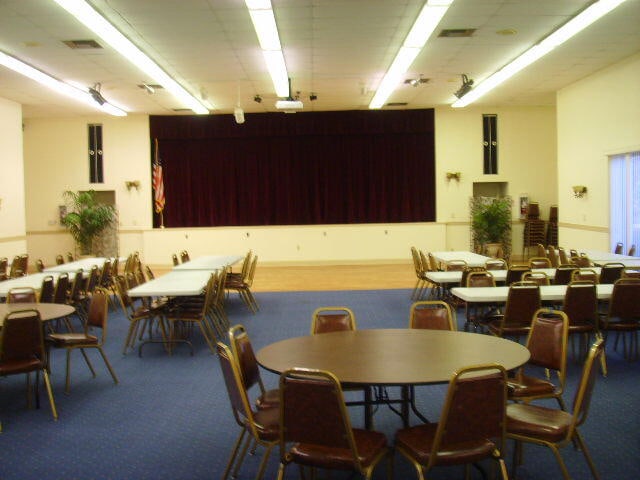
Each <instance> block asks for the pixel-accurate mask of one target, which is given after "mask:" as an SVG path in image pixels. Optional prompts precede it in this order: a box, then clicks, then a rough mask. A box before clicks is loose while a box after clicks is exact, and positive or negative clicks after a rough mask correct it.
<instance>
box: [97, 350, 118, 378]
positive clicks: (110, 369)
mask: <svg viewBox="0 0 640 480" xmlns="http://www.w3.org/2000/svg"><path fill="white" fill-rule="evenodd" d="M98 351H99V352H100V355H101V356H102V360H104V364H105V365H106V366H107V369H108V370H109V373H110V374H111V378H113V383H116V384H117V383H118V377H116V372H114V371H113V367H111V364H110V363H109V360H107V356H106V355H105V354H104V350H102V347H98Z"/></svg>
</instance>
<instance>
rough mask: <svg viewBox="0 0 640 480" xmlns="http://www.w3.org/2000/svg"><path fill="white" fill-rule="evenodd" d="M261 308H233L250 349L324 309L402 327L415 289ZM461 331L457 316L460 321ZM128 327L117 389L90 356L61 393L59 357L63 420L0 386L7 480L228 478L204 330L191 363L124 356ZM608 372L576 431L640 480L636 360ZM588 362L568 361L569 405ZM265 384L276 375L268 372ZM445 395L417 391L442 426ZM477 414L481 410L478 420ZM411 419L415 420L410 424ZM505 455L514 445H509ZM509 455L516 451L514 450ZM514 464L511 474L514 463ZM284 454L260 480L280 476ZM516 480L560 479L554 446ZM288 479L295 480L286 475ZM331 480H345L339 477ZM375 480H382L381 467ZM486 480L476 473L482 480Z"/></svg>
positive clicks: (234, 302) (112, 331)
mask: <svg viewBox="0 0 640 480" xmlns="http://www.w3.org/2000/svg"><path fill="white" fill-rule="evenodd" d="M256 298H257V300H258V302H259V304H260V307H261V310H260V311H259V312H258V314H257V315H252V314H251V313H249V312H248V311H247V309H246V307H245V306H244V304H242V303H241V302H240V300H239V299H238V298H237V296H235V295H234V296H232V297H231V298H230V299H229V301H228V304H227V309H228V312H229V317H230V319H231V321H232V322H233V323H243V324H244V325H245V326H246V327H247V330H248V332H249V334H250V336H251V339H252V341H253V343H254V346H255V349H256V350H258V349H260V348H261V347H262V346H264V345H267V344H269V343H271V342H274V341H276V340H280V339H283V338H288V337H293V336H299V335H306V334H308V332H309V327H310V318H311V313H312V311H313V310H314V309H315V308H316V307H318V306H321V305H346V306H349V307H351V308H352V309H353V310H354V311H355V313H356V318H357V323H358V328H359V329H367V328H380V327H387V328H393V327H395V328H403V327H405V326H406V325H407V324H408V312H409V306H410V300H409V291H408V290H382V291H342V292H290V293H258V294H256ZM458 320H459V323H461V320H462V316H461V315H460V314H459V316H458ZM127 327H128V325H127V322H126V319H125V318H124V316H123V315H122V313H121V312H119V311H113V310H111V311H110V318H109V335H108V339H107V355H108V356H109V359H110V360H111V362H112V365H113V367H114V369H115V371H116V373H117V374H118V376H119V378H120V384H119V385H114V384H113V382H112V380H111V377H110V375H109V374H108V372H107V370H106V368H105V367H104V365H103V364H102V361H101V360H100V358H99V357H98V356H97V355H96V354H95V352H90V356H91V358H92V360H93V364H94V366H95V367H96V371H97V378H95V379H93V378H91V375H90V373H89V371H88V369H87V367H86V365H85V364H84V362H83V361H82V358H81V356H80V355H79V353H78V352H74V353H76V354H77V355H74V358H73V363H72V366H73V373H72V387H71V393H70V394H69V395H65V394H64V354H63V352H59V351H56V352H54V353H53V358H52V381H53V387H54V395H55V398H56V402H57V406H58V411H59V414H60V420H59V421H58V422H54V421H53V420H52V417H51V413H50V410H49V408H48V403H47V400H46V396H44V395H41V396H42V398H41V403H42V406H41V408H40V409H39V410H27V408H26V402H25V395H24V388H25V384H24V377H23V376H16V377H7V378H4V379H0V421H2V424H3V433H1V434H0V479H2V480H32V479H33V480H35V479H82V480H84V479H96V480H98V479H100V480H112V479H140V480H143V479H153V480H159V479H171V480H176V479H212V478H219V477H220V475H221V474H222V471H223V470H224V467H225V464H226V461H227V458H228V455H229V453H230V450H231V446H232V444H233V442H234V441H235V438H236V435H237V431H238V430H237V426H236V424H235V422H234V420H233V419H232V417H231V414H230V409H229V402H228V398H227V394H226V390H225V387H224V384H223V381H222V379H221V376H220V370H219V366H218V362H217V359H216V358H215V357H214V356H213V355H211V354H210V353H209V351H208V348H207V347H206V345H205V344H204V341H203V340H202V339H201V338H200V336H199V335H198V334H196V335H195V336H194V347H195V350H196V352H195V355H194V356H193V357H192V356H190V355H189V353H188V349H187V348H185V347H184V346H179V347H177V350H176V351H175V353H174V354H173V356H171V357H170V356H168V355H166V353H165V352H164V351H163V349H162V347H161V346H159V345H147V346H146V347H145V349H144V351H143V357H142V358H139V357H138V356H137V355H136V354H135V353H129V354H128V355H126V356H123V355H122V354H121V347H122V342H123V339H124V335H125V333H126V328H127ZM608 361H609V376H608V377H607V378H603V377H598V381H597V384H596V388H595V395H594V399H593V404H592V408H591V412H590V415H589V418H588V419H587V422H586V424H585V425H584V426H583V427H582V428H581V431H582V433H583V436H584V438H585V440H586V442H587V445H588V446H589V447H590V450H591V452H592V454H593V457H594V460H595V463H596V466H597V468H598V470H599V471H600V475H601V477H602V478H603V479H617V480H618V479H619V480H627V479H628V480H637V479H639V478H640V458H639V457H638V454H637V452H639V451H640V434H639V432H640V425H639V423H640V421H639V419H640V415H639V414H638V410H639V408H640V394H639V383H638V378H639V377H640V362H635V363H629V362H626V361H624V360H623V359H622V358H621V357H620V355H619V354H617V353H611V352H609V354H608ZM580 369H581V366H580V365H579V364H578V363H576V362H575V361H570V370H569V380H568V389H567V392H566V393H565V399H566V400H567V403H570V401H571V399H572V398H573V393H574V389H575V385H576V381H577V378H578V374H579V372H580ZM263 378H264V380H265V382H266V383H267V385H268V386H269V387H272V388H273V387H275V386H276V385H277V377H276V376H275V375H273V374H271V373H264V374H263ZM444 392H445V387H441V386H434V387H419V388H418V389H417V395H418V403H419V407H420V409H421V410H422V411H423V412H424V413H425V414H426V415H427V416H428V417H429V418H437V417H438V416H439V411H440V408H441V405H442V399H443V397H444ZM350 412H351V414H352V419H353V423H354V425H361V424H362V421H361V420H362V419H361V416H360V409H350ZM481 414H482V412H478V415H481ZM414 422H415V419H414ZM375 426H376V428H377V429H379V430H382V431H384V432H386V433H387V434H388V438H389V439H390V441H391V440H392V439H393V433H394V431H395V430H396V429H398V428H399V427H400V421H399V418H398V417H396V416H395V415H394V414H393V413H392V412H391V411H389V410H388V409H387V408H386V407H381V408H380V409H379V411H378V412H377V414H376V416H375ZM509 447H510V446H509ZM508 453H509V452H508ZM562 454H563V457H564V458H565V459H566V461H567V464H568V468H569V471H570V473H571V475H572V478H574V479H588V478H591V477H590V474H589V470H588V468H587V466H586V463H585V462H584V459H583V457H582V454H581V453H580V452H578V451H576V450H574V449H573V447H571V446H569V447H567V448H565V449H564V450H563V452H562ZM257 457H258V456H257V455H256V456H255V457H250V458H248V459H247V460H246V461H245V465H244V466H243V468H242V470H241V472H240V476H239V478H240V479H250V478H253V477H254V475H255V471H256V468H257V464H258V461H259V458H257ZM508 460H509V462H508V465H509V467H510V466H511V462H510V457H508ZM276 470H277V452H276V453H275V454H274V455H273V457H272V459H271V460H270V462H269V467H268V470H267V473H266V476H265V478H275V475H276ZM518 472H519V477H518V478H520V479H531V480H533V479H544V480H549V479H556V478H561V475H560V471H559V469H558V467H557V465H556V463H555V460H554V458H553V455H552V453H551V452H550V451H548V450H547V449H544V448H542V447H536V446H525V463H524V465H523V466H522V467H520V468H519V470H518ZM461 476H462V470H460V469H456V468H454V469H436V470H435V471H434V472H433V475H432V476H431V477H430V478H437V479H453V478H460V477H461ZM287 478H298V472H297V469H294V468H292V469H290V470H289V471H288V474H287ZM332 478H338V479H340V478H347V476H341V475H334V476H333V477H332ZM375 478H376V479H382V478H386V477H385V469H384V468H379V469H378V471H377V472H376V474H375ZM395 478H396V479H404V478H415V473H414V471H413V469H412V467H411V466H410V465H408V463H407V462H406V461H405V460H404V459H402V458H400V457H399V456H396V458H395ZM478 478H479V477H478Z"/></svg>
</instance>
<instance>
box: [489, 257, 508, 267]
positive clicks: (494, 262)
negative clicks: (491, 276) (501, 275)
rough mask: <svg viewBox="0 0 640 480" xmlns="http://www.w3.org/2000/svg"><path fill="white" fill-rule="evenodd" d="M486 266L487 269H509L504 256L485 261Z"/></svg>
mask: <svg viewBox="0 0 640 480" xmlns="http://www.w3.org/2000/svg"><path fill="white" fill-rule="evenodd" d="M484 268H485V269H487V270H507V262H505V261H504V259H502V258H492V259H489V260H487V261H486V262H484Z"/></svg>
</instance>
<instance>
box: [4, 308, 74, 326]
mask: <svg viewBox="0 0 640 480" xmlns="http://www.w3.org/2000/svg"><path fill="white" fill-rule="evenodd" d="M20 310H37V311H38V312H39V313H40V318H41V319H42V321H43V322H47V321H49V320H55V319H56V318H62V317H66V316H67V315H71V314H72V313H73V312H75V309H74V308H73V307H72V306H71V305H64V304H60V303H0V327H2V325H3V324H4V317H6V315H7V313H11V312H17V311H20Z"/></svg>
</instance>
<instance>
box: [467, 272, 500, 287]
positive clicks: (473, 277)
mask: <svg viewBox="0 0 640 480" xmlns="http://www.w3.org/2000/svg"><path fill="white" fill-rule="evenodd" d="M464 286H466V287H495V286H496V279H495V277H494V276H493V274H492V273H491V272H488V271H483V272H471V273H469V275H467V283H466V284H465V285H464Z"/></svg>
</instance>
